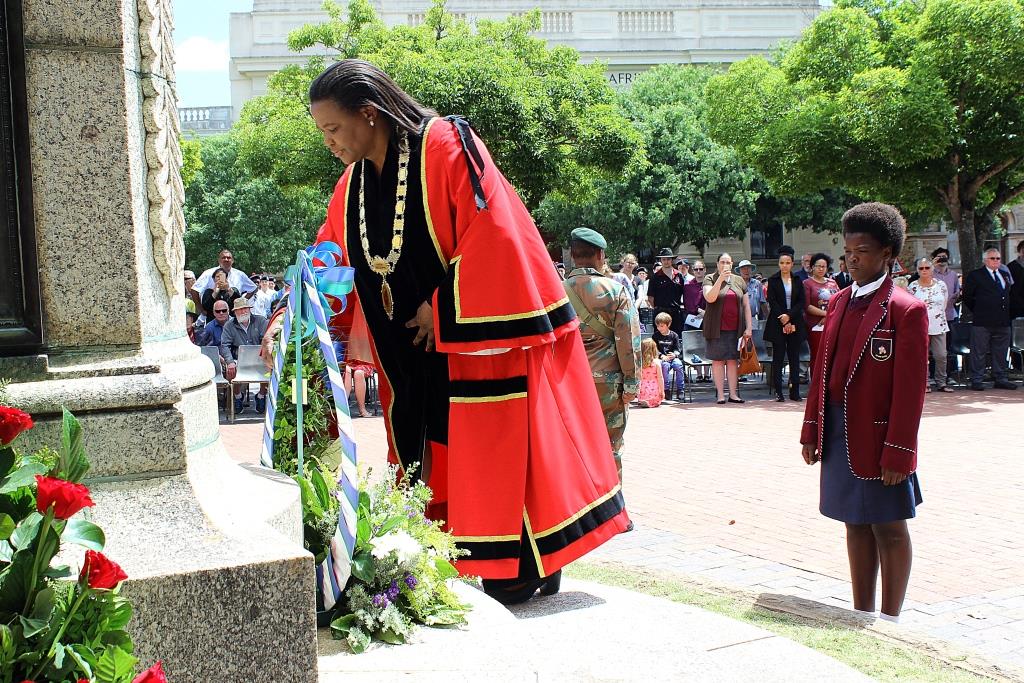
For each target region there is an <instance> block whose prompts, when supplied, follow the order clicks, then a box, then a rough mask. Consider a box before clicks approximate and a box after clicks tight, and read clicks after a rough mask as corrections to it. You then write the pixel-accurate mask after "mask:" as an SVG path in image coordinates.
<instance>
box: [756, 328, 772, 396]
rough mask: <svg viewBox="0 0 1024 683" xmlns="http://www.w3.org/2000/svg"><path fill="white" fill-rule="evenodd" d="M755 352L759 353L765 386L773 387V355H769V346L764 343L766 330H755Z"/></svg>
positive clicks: (758, 357)
mask: <svg viewBox="0 0 1024 683" xmlns="http://www.w3.org/2000/svg"><path fill="white" fill-rule="evenodd" d="M753 340H754V350H755V351H756V352H757V360H758V361H759V362H760V363H761V374H762V376H763V377H764V384H765V386H770V385H771V365H772V355H771V354H770V353H768V345H767V344H766V343H765V341H764V330H754V333H753Z"/></svg>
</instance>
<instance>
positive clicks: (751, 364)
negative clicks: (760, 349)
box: [736, 337, 761, 377]
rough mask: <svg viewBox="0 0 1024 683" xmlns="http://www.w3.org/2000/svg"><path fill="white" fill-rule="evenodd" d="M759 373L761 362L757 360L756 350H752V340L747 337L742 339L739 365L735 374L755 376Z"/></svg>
mask: <svg viewBox="0 0 1024 683" xmlns="http://www.w3.org/2000/svg"><path fill="white" fill-rule="evenodd" d="M760 372H761V361H759V360H758V359H757V349H755V348H754V340H753V339H750V338H748V337H744V338H743V343H742V344H741V345H740V364H739V368H738V369H737V370H736V373H737V374H738V375H739V376H740V377H742V376H743V375H756V374H759V373H760Z"/></svg>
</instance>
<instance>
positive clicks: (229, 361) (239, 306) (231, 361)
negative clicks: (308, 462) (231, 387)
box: [220, 296, 267, 415]
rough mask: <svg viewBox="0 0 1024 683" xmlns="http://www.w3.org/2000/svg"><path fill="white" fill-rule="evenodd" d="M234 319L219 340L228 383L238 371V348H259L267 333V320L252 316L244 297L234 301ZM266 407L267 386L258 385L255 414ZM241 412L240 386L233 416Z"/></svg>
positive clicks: (227, 325) (249, 306)
mask: <svg viewBox="0 0 1024 683" xmlns="http://www.w3.org/2000/svg"><path fill="white" fill-rule="evenodd" d="M233 309H234V314H235V317H234V319H233V320H229V321H228V322H227V324H225V325H224V333H223V334H222V335H221V338H220V357H221V360H223V361H224V364H225V366H226V370H225V372H224V377H226V378H227V379H228V380H229V381H230V380H233V379H234V378H235V373H236V372H237V370H238V347H239V346H261V345H262V343H263V335H264V334H266V332H267V319H266V318H264V317H263V316H261V315H253V314H252V304H250V303H249V300H248V299H246V298H245V297H244V296H240V297H238V298H237V299H235V303H234V306H233ZM266 407H267V384H266V383H265V382H264V383H261V384H260V391H259V393H258V394H257V395H256V412H258V413H262V412H263V411H264V410H265V409H266ZM240 412H242V386H241V385H238V386H236V387H235V414H236V415H237V414H238V413H240Z"/></svg>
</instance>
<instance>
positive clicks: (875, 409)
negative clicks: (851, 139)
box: [800, 203, 928, 621]
mask: <svg viewBox="0 0 1024 683" xmlns="http://www.w3.org/2000/svg"><path fill="white" fill-rule="evenodd" d="M842 224H843V233H844V236H845V240H846V244H845V252H846V263H847V265H848V266H849V268H850V275H852V276H853V280H854V284H853V285H851V286H850V287H847V288H846V289H844V290H843V291H842V292H840V293H839V294H838V295H837V296H836V298H835V300H834V301H833V302H832V305H831V308H832V310H833V311H834V312H835V315H829V316H828V318H827V320H826V321H825V339H826V340H827V341H826V343H825V344H823V348H822V353H820V354H819V355H818V358H817V360H816V361H815V362H816V366H815V368H814V373H813V374H812V376H811V390H810V393H809V394H808V396H807V405H806V407H805V409H804V422H803V429H802V430H801V432H800V443H801V444H802V446H803V448H802V455H803V459H804V462H805V463H807V464H808V465H813V464H815V463H817V462H819V461H820V462H821V498H820V503H819V507H818V509H819V511H820V512H821V514H822V515H824V516H825V517H829V518H831V519H835V520H838V521H840V522H843V523H845V525H846V552H847V556H848V558H849V564H850V576H851V584H852V587H853V607H854V609H856V610H858V611H861V612H866V613H871V614H873V613H874V610H875V585H876V582H877V581H878V574H879V567H881V574H882V611H881V617H882V619H884V620H887V621H899V614H900V610H901V609H902V607H903V598H904V596H905V595H906V592H907V584H908V583H909V581H910V567H911V564H912V561H913V549H912V547H911V542H910V531H909V530H908V529H907V520H908V519H911V518H913V517H914V516H915V515H916V514H917V513H916V510H917V506H918V505H920V504H921V487H920V486H919V484H918V480H917V474H916V470H917V446H918V438H917V433H918V429H919V427H920V424H921V411H922V408H923V407H924V385H925V381H926V380H927V377H928V358H927V355H928V350H927V342H926V341H925V340H926V338H927V335H928V320H927V311H926V309H925V307H924V304H922V303H921V302H920V301H918V300H917V299H915V298H914V297H913V296H911V295H910V294H909V293H907V292H904V291H902V290H900V289H898V288H897V287H896V286H895V285H894V284H893V282H892V278H891V277H890V275H889V272H890V267H891V264H892V261H893V259H894V258H895V257H896V254H898V253H899V252H900V248H901V247H902V246H903V240H904V234H905V231H906V223H905V222H904V221H903V217H902V216H900V214H899V212H898V211H897V210H896V209H895V208H894V207H892V206H889V205H887V204H879V203H869V204H858V205H857V206H855V207H853V208H852V209H850V210H849V211H847V212H846V213H845V214H843V221H842Z"/></svg>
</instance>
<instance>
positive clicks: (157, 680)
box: [132, 661, 167, 683]
mask: <svg viewBox="0 0 1024 683" xmlns="http://www.w3.org/2000/svg"><path fill="white" fill-rule="evenodd" d="M132 683H167V676H165V675H164V667H163V665H162V664H160V662H159V661H158V662H157V663H156V664H154V665H153V666H151V667H149V668H148V669H146V670H145V671H143V672H142V673H140V674H139V675H138V676H136V677H135V678H133V679H132Z"/></svg>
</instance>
